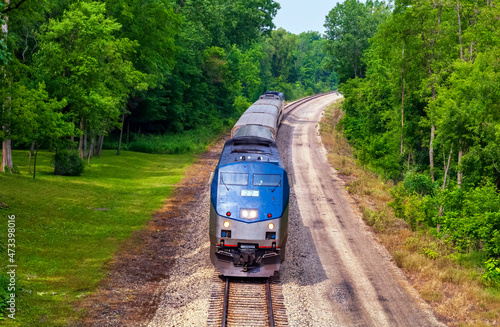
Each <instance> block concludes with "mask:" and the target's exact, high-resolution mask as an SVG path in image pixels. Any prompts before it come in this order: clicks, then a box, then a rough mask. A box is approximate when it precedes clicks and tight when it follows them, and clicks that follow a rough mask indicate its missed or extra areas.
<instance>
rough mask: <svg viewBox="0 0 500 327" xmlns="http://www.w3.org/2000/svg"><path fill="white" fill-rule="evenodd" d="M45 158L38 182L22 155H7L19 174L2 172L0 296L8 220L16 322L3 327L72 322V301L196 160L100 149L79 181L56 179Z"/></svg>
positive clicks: (87, 289) (90, 288)
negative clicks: (12, 223) (13, 223)
mask: <svg viewBox="0 0 500 327" xmlns="http://www.w3.org/2000/svg"><path fill="white" fill-rule="evenodd" d="M51 155H52V154H51V153H49V152H45V151H43V152H40V153H39V158H38V163H37V178H36V180H33V178H32V177H31V175H30V174H28V167H27V164H28V151H14V152H13V161H14V164H16V165H18V167H19V170H20V174H14V175H11V174H4V173H0V202H3V203H4V204H6V205H8V208H6V209H5V208H0V244H1V245H2V246H1V248H0V292H1V286H2V284H3V286H4V287H5V286H6V285H5V284H6V282H8V281H7V279H6V274H5V273H6V265H7V259H8V258H9V257H8V256H7V250H6V244H7V227H8V226H7V218H8V216H11V215H15V221H16V231H15V241H16V248H15V250H16V253H15V264H17V270H16V274H17V301H16V309H17V312H16V321H15V322H14V321H13V320H11V319H5V320H0V324H1V325H6V326H16V325H19V326H60V325H71V324H72V322H73V321H74V320H75V319H76V318H78V316H80V315H81V312H77V311H75V309H74V304H75V301H78V300H79V299H81V298H82V297H84V296H86V295H87V294H89V293H91V292H92V291H93V290H94V289H95V288H96V285H97V284H98V282H99V281H100V280H102V278H103V277H105V276H106V269H105V266H106V263H108V262H110V260H111V259H112V255H113V253H114V252H115V251H116V250H117V249H118V248H119V246H120V244H121V242H122V241H123V240H124V239H126V238H127V237H129V236H130V235H131V233H132V232H133V231H134V230H138V229H141V228H142V227H143V226H144V225H145V223H146V221H147V220H148V219H149V218H150V217H151V215H152V212H154V211H155V210H157V209H159V208H160V207H161V205H162V203H163V201H164V199H165V198H166V197H168V196H169V195H170V193H171V192H172V190H173V184H175V183H177V182H178V181H179V180H180V179H181V177H182V176H183V172H184V169H185V168H186V166H188V165H189V164H191V163H192V162H193V161H194V156H193V155H153V154H144V153H136V152H122V154H121V155H120V156H116V155H115V151H104V152H103V155H102V157H100V158H95V159H92V160H91V165H90V167H86V169H85V172H84V173H83V175H82V176H79V177H62V176H55V175H54V174H53V168H52V165H51ZM3 295H5V293H4V294H3ZM0 296H2V294H1V293H0Z"/></svg>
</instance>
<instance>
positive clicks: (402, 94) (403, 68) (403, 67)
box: [400, 43, 410, 163]
mask: <svg viewBox="0 0 500 327" xmlns="http://www.w3.org/2000/svg"><path fill="white" fill-rule="evenodd" d="M401 58H402V61H401V152H400V154H403V150H404V148H403V135H404V114H405V66H404V60H405V44H404V43H403V54H402V57H401ZM409 162H410V161H409V160H408V163H409Z"/></svg>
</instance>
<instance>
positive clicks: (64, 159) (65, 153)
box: [53, 150, 85, 176]
mask: <svg viewBox="0 0 500 327" xmlns="http://www.w3.org/2000/svg"><path fill="white" fill-rule="evenodd" d="M53 160H54V174H55V175H64V176H80V175H81V174H82V173H83V170H84V168H85V164H84V162H83V160H82V158H80V155H79V154H78V152H76V151H71V150H60V151H57V152H56V154H55V155H54V159H53Z"/></svg>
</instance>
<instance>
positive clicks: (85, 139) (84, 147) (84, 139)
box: [83, 132, 88, 158]
mask: <svg viewBox="0 0 500 327" xmlns="http://www.w3.org/2000/svg"><path fill="white" fill-rule="evenodd" d="M87 153H88V152H87V132H85V133H83V157H84V158H86V157H87Z"/></svg>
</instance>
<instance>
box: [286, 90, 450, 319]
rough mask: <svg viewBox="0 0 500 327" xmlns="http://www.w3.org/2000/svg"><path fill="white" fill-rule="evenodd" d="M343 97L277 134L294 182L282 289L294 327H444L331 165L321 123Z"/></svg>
mask: <svg viewBox="0 0 500 327" xmlns="http://www.w3.org/2000/svg"><path fill="white" fill-rule="evenodd" d="M337 98H338V97H337V96H336V95H329V96H325V97H321V98H318V99H316V100H313V101H310V102H308V103H306V104H304V105H302V106H301V107H299V108H298V109H296V110H295V111H294V112H293V113H292V114H291V115H289V116H288V117H287V119H286V121H285V122H284V123H283V125H282V126H281V127H280V131H279V135H278V147H279V150H280V154H281V157H282V158H283V160H284V165H285V167H286V168H287V170H288V171H289V173H291V174H292V176H293V180H294V187H293V192H292V195H291V202H290V227H289V233H290V235H289V238H288V244H287V259H286V260H287V261H286V262H285V263H284V264H283V265H282V267H281V281H282V283H283V293H284V297H285V304H286V306H287V313H288V318H289V323H290V325H291V326H440V325H441V324H440V323H438V321H437V320H436V319H435V318H434V316H433V315H432V314H431V312H430V309H429V308H428V306H427V305H426V304H425V303H424V302H423V301H422V300H420V299H418V297H417V296H416V292H415V291H414V290H413V289H412V288H411V287H410V286H409V284H408V283H407V282H406V280H405V279H404V276H403V275H402V273H401V272H400V271H399V269H398V268H397V267H396V266H395V265H394V264H393V263H392V262H391V257H390V255H389V254H388V252H387V251H386V250H385V248H383V247H382V246H381V245H380V244H379V243H378V242H377V241H376V239H375V237H374V236H373V234H372V233H371V231H370V230H369V228H368V227H367V226H366V225H365V224H364V222H363V221H362V219H361V216H360V214H359V212H357V209H356V207H355V205H354V203H353V202H352V200H351V198H350V197H349V195H348V194H347V192H346V191H345V186H344V185H343V182H342V181H341V180H340V179H339V178H337V173H336V171H335V170H334V169H333V168H332V167H331V166H330V165H329V163H328V161H327V158H326V150H325V148H324V147H323V146H322V144H321V139H320V136H319V126H318V121H319V120H320V119H321V115H322V113H323V110H324V109H325V108H326V106H327V105H328V104H330V103H332V102H333V101H335V100H336V99H337Z"/></svg>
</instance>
